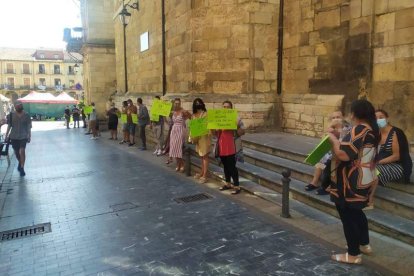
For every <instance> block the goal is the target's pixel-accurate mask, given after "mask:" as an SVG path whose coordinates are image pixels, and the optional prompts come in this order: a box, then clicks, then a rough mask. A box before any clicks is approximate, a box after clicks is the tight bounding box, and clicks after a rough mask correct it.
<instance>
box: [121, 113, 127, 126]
mask: <svg viewBox="0 0 414 276" xmlns="http://www.w3.org/2000/svg"><path fill="white" fill-rule="evenodd" d="M121 122H122V123H123V124H126V123H127V122H128V117H127V115H126V114H121Z"/></svg>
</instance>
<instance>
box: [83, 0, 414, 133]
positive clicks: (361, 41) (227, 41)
mask: <svg viewBox="0 0 414 276" xmlns="http://www.w3.org/2000/svg"><path fill="white" fill-rule="evenodd" d="M282 2H284V13H283V16H282V18H280V16H279V10H280V3H282ZM81 3H82V7H83V8H82V19H83V28H84V30H83V32H84V34H85V36H86V39H84V43H85V44H84V48H83V49H84V50H83V52H84V53H85V68H86V67H87V66H89V67H88V69H85V71H86V70H88V72H90V74H92V72H95V73H96V74H99V75H100V76H105V78H104V80H105V83H104V82H103V80H102V77H99V78H98V77H97V78H96V81H95V80H94V79H93V78H92V76H91V77H90V78H89V79H88V83H87V86H89V89H88V88H87V90H89V92H87V93H90V96H89V97H91V98H94V96H93V95H94V94H96V95H97V98H98V99H99V100H100V101H102V102H106V101H107V100H108V98H109V96H110V95H113V94H111V93H113V91H115V90H116V91H117V94H116V95H115V96H113V97H112V98H113V99H114V100H115V101H116V102H117V103H120V102H121V101H122V100H125V99H126V98H135V97H138V96H139V97H142V98H144V100H146V101H147V102H149V101H150V99H152V98H153V96H154V95H164V98H167V99H168V98H174V97H181V98H182V99H183V101H184V102H185V106H186V107H189V103H190V102H191V101H192V100H193V99H194V98H195V97H202V98H203V99H204V101H205V102H206V103H207V106H208V107H209V108H211V107H215V106H220V104H221V102H222V101H223V100H224V99H229V100H231V101H233V102H234V103H235V107H236V108H237V109H238V110H239V111H240V115H241V117H242V118H243V119H244V122H245V124H246V125H247V126H248V127H249V128H257V129H262V128H268V129H269V128H270V129H281V130H283V131H286V132H291V133H296V134H302V135H308V136H321V135H323V133H324V131H325V130H326V128H327V124H328V122H329V115H330V114H331V112H332V111H334V110H337V109H342V110H344V111H345V112H348V111H349V107H350V103H351V102H352V101H353V100H356V99H358V98H368V99H369V100H370V101H372V102H373V104H374V105H375V107H377V108H384V109H386V110H387V111H388V112H389V113H390V115H391V118H392V122H393V123H394V124H395V125H397V126H400V127H401V128H403V129H404V130H405V131H406V133H407V135H408V137H409V139H410V140H411V141H412V140H414V129H413V128H412V127H411V124H410V122H413V121H414V109H413V108H414V92H413V89H414V73H413V70H414V69H413V68H414V66H413V65H414V61H413V58H414V51H413V49H414V31H413V28H414V23H413V22H414V21H413V20H412V18H413V14H414V1H407V0H381V1H372V0H335V1H322V0H318V1H310V0H284V1H283V0H278V1H274V0H244V1H204V0H193V1H189V0H171V1H164V0H159V1H153V0H138V1H137V0H125V1H122V0H104V1H98V0H82V1H81ZM135 3H138V4H139V10H136V9H133V6H134V4H135ZM124 7H125V8H126V10H127V12H128V13H127V14H129V15H130V16H129V22H128V24H127V25H125V24H122V22H121V20H119V19H122V18H120V13H121V11H122V10H123V8H124ZM124 22H125V21H124ZM280 23H283V28H280V29H281V30H283V40H284V41H283V46H282V47H283V49H279V46H278V43H279V41H280V38H282V36H279V33H278V31H279V26H281V25H280ZM124 25H125V27H124ZM124 34H125V35H124ZM92 38H93V39H92ZM102 41H108V42H111V43H110V47H109V46H104V45H103V44H102V43H101V42H102ZM112 41H114V45H115V48H114V50H113V48H112V47H113V46H112V45H113V44H112ZM94 43H95V44H94ZM108 45H109V44H108ZM92 49H94V50H93V51H98V49H99V51H100V53H101V56H99V55H94V54H93V53H92V52H93V51H92ZM124 49H125V50H126V51H125V50H124ZM89 53H90V54H89ZM282 54H283V55H282ZM102 56H105V58H102ZM280 58H283V63H282V67H281V68H282V70H280V72H279V73H281V75H282V77H283V78H282V80H283V82H282V86H281V87H282V89H281V90H279V91H278V87H279V86H278V77H277V76H278V60H279V59H280ZM105 69H106V70H105ZM125 72H127V74H126V75H125ZM125 81H126V82H125ZM111 85H114V87H112V86H111ZM127 87H128V89H126V88H127ZM102 96H108V97H107V98H105V97H102ZM101 104H102V105H103V104H104V103H101Z"/></svg>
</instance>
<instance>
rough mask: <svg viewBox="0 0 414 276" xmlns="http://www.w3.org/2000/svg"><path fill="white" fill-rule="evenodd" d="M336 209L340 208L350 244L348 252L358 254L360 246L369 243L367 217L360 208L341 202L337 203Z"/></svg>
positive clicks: (346, 236)
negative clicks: (344, 204) (341, 204)
mask: <svg viewBox="0 0 414 276" xmlns="http://www.w3.org/2000/svg"><path fill="white" fill-rule="evenodd" d="M336 209H337V210H338V213H339V217H340V218H341V221H342V226H343V228H344V234H345V238H346V242H347V244H348V254H349V255H352V256H357V255H359V254H361V252H360V250H359V246H360V245H368V244H369V233H368V220H367V217H366V216H365V214H364V212H363V211H362V210H360V209H353V208H349V207H347V206H340V205H339V204H337V205H336Z"/></svg>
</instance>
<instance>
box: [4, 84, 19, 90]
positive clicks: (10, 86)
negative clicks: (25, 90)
mask: <svg viewBox="0 0 414 276" xmlns="http://www.w3.org/2000/svg"><path fill="white" fill-rule="evenodd" d="M16 88H17V87H16V86H15V85H14V84H7V83H5V84H0V89H4V90H14V89H16Z"/></svg>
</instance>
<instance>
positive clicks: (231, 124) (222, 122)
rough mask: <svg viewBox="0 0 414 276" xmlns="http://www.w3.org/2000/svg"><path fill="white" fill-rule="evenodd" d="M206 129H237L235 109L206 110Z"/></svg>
mask: <svg viewBox="0 0 414 276" xmlns="http://www.w3.org/2000/svg"><path fill="white" fill-rule="evenodd" d="M207 121H208V123H207V129H237V110H236V109H225V108H223V109H210V110H207Z"/></svg>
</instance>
